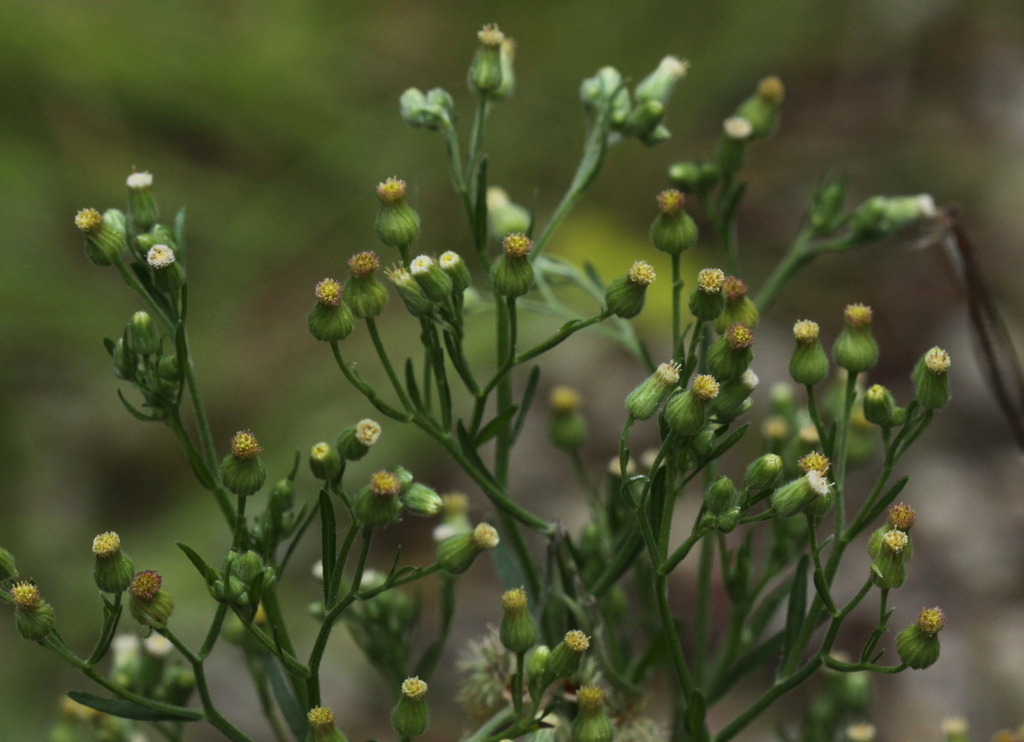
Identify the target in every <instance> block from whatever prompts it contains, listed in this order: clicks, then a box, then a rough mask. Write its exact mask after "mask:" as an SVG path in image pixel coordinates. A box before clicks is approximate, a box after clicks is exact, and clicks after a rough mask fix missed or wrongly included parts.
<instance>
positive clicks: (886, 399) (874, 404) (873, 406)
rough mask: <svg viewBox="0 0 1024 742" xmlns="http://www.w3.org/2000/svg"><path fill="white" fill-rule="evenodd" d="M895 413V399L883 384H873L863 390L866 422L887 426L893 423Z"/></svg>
mask: <svg viewBox="0 0 1024 742" xmlns="http://www.w3.org/2000/svg"><path fill="white" fill-rule="evenodd" d="M895 413H896V400H894V399H893V397H892V393H891V392H890V391H889V390H888V389H886V388H885V387H884V386H882V385H881V384H874V385H872V386H871V387H870V388H869V389H868V390H867V391H866V392H864V417H865V418H867V420H868V422H870V423H874V424H875V425H879V426H881V427H883V428H888V427H890V426H891V425H892V424H893V417H894V415H895Z"/></svg>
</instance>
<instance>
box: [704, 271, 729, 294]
mask: <svg viewBox="0 0 1024 742" xmlns="http://www.w3.org/2000/svg"><path fill="white" fill-rule="evenodd" d="M724 284H725V273H723V272H722V271H721V270H719V269H718V268H705V269H704V270H702V271H701V272H700V273H698V274H697V288H698V289H700V290H701V291H703V292H704V293H705V294H717V293H718V292H719V291H721V290H722V286H723V285H724Z"/></svg>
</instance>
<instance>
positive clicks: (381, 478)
mask: <svg viewBox="0 0 1024 742" xmlns="http://www.w3.org/2000/svg"><path fill="white" fill-rule="evenodd" d="M370 490H371V491H372V492H373V494H375V495H379V496H380V497H395V496H397V495H398V493H399V492H401V491H402V480H400V479H399V478H398V475H397V474H395V473H394V472H390V471H379V472H376V473H375V474H373V475H372V476H371V477H370Z"/></svg>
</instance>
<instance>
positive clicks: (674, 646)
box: [654, 575, 694, 698]
mask: <svg viewBox="0 0 1024 742" xmlns="http://www.w3.org/2000/svg"><path fill="white" fill-rule="evenodd" d="M654 590H655V594H656V597H657V600H658V615H659V616H660V618H661V626H662V630H663V631H664V632H665V640H666V642H667V644H668V649H669V658H670V659H671V660H672V668H673V670H674V671H675V676H676V680H677V681H678V683H679V687H680V688H681V689H682V691H683V695H684V696H685V697H686V698H689V697H690V696H691V695H693V691H694V685H693V678H691V677H690V671H689V669H687V667H686V658H685V657H684V656H683V646H682V644H680V643H679V632H678V631H677V630H676V622H675V619H673V618H672V612H671V611H670V610H669V605H668V577H667V576H666V575H659V576H658V577H656V578H655V580H654Z"/></svg>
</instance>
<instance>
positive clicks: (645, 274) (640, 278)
mask: <svg viewBox="0 0 1024 742" xmlns="http://www.w3.org/2000/svg"><path fill="white" fill-rule="evenodd" d="M655 278H656V276H655V275H654V267H653V266H652V265H651V264H650V263H648V262H646V261H644V260H638V261H636V262H635V263H633V267H632V268H630V269H629V280H630V281H631V282H632V283H635V284H639V285H640V286H650V285H651V284H652V283H654V279H655Z"/></svg>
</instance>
